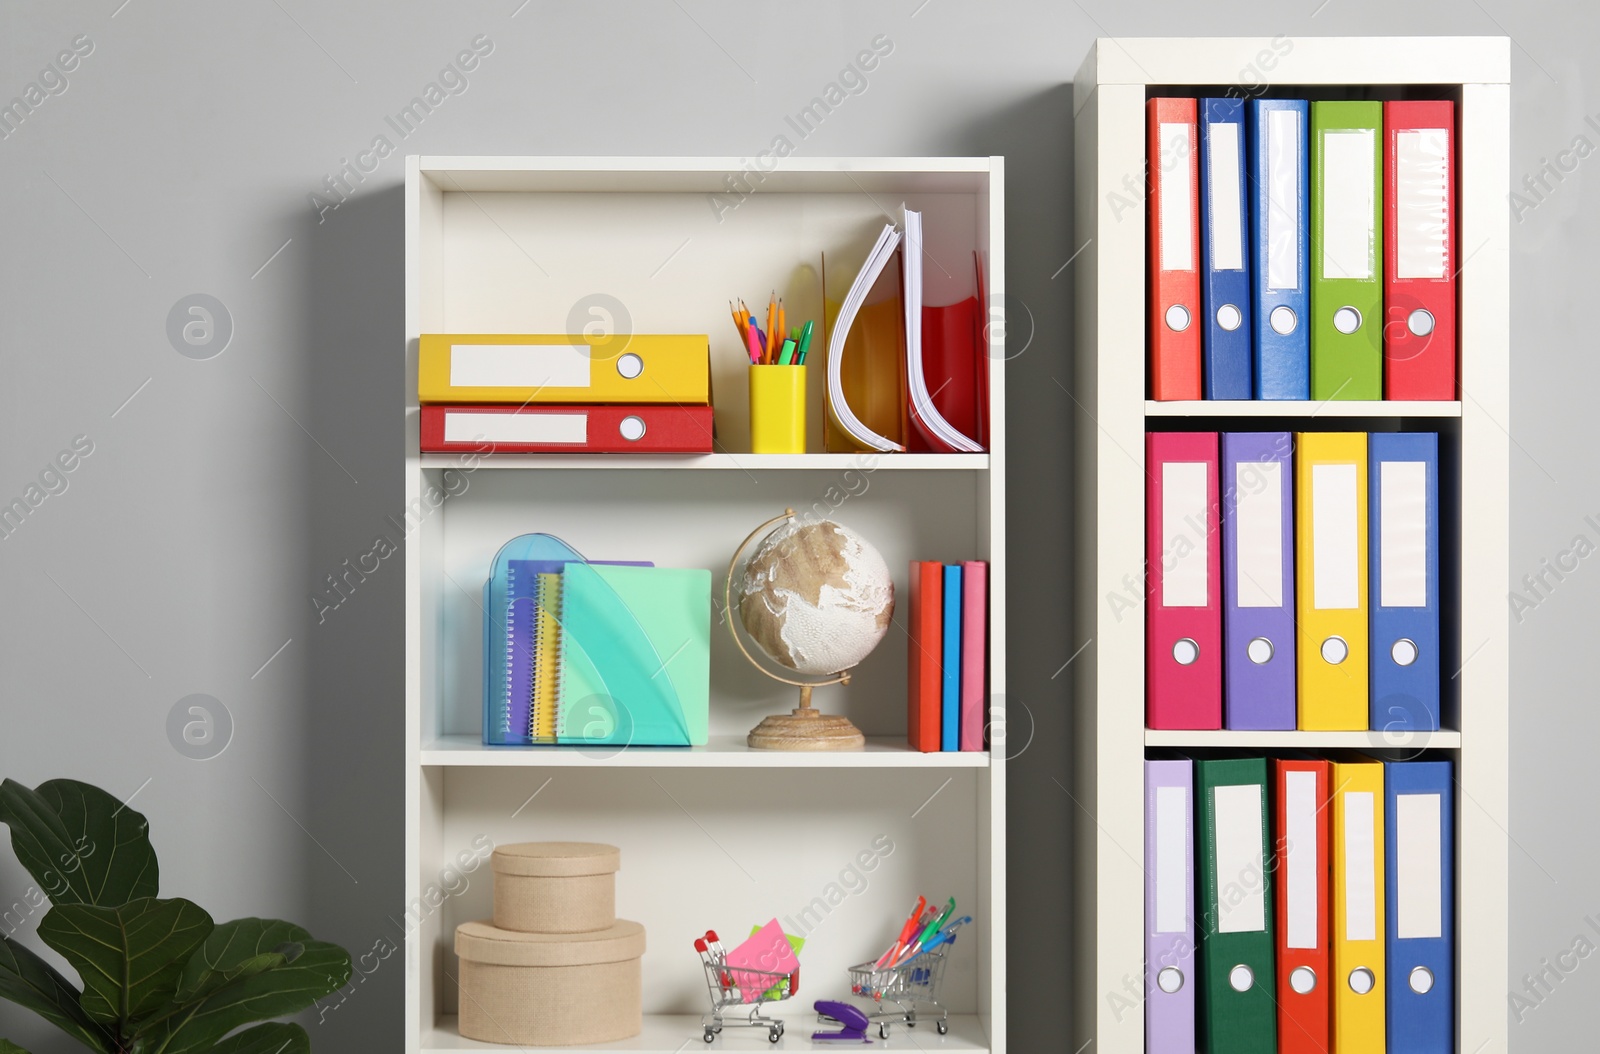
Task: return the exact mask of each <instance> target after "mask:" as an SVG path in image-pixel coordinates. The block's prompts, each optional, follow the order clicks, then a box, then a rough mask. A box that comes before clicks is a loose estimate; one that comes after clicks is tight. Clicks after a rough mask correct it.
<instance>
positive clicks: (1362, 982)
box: [1350, 966, 1373, 995]
mask: <svg viewBox="0 0 1600 1054" xmlns="http://www.w3.org/2000/svg"><path fill="white" fill-rule="evenodd" d="M1372 985H1373V976H1372V971H1371V970H1369V969H1367V968H1366V967H1365V966H1357V967H1356V968H1355V969H1354V970H1351V971H1350V991H1352V992H1354V993H1355V994H1356V995H1366V994H1367V993H1368V992H1370V991H1372Z"/></svg>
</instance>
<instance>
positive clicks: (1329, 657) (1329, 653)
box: [1322, 637, 1350, 666]
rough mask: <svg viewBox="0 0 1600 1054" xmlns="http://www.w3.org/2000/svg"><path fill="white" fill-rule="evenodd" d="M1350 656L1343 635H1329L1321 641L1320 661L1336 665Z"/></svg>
mask: <svg viewBox="0 0 1600 1054" xmlns="http://www.w3.org/2000/svg"><path fill="white" fill-rule="evenodd" d="M1349 657H1350V645H1348V644H1346V643H1345V642H1344V638H1343V637H1329V638H1328V639H1327V640H1325V641H1323V642H1322V661H1323V662H1326V663H1328V664H1330V665H1332V666H1337V665H1339V664H1340V663H1341V662H1344V661H1345V660H1346V659H1348V658H1349Z"/></svg>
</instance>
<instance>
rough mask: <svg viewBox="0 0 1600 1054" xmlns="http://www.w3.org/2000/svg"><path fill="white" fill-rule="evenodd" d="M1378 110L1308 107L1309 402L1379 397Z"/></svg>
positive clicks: (1360, 105)
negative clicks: (1309, 142)
mask: <svg viewBox="0 0 1600 1054" xmlns="http://www.w3.org/2000/svg"><path fill="white" fill-rule="evenodd" d="M1382 145H1383V103H1381V102H1313V103H1312V104H1311V398H1313V399H1382V398H1383V225H1382V215H1383V151H1382Z"/></svg>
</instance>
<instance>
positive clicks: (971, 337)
mask: <svg viewBox="0 0 1600 1054" xmlns="http://www.w3.org/2000/svg"><path fill="white" fill-rule="evenodd" d="M979 311H980V305H979V303H978V300H977V298H976V297H968V298H967V299H965V300H962V301H960V302H958V303H954V304H950V305H948V306H946V307H924V308H923V309H922V374H923V377H924V378H925V379H926V380H927V382H928V394H929V396H930V397H931V398H932V399H933V405H934V407H935V408H936V409H938V411H939V413H940V415H941V416H943V417H944V419H945V421H947V422H948V423H949V424H950V427H952V428H954V429H955V430H956V431H958V432H960V433H961V434H962V435H964V436H967V437H968V438H970V439H972V440H974V441H975V442H977V443H979V444H982V445H987V444H986V443H985V440H984V436H983V421H982V415H981V413H980V409H979V399H980V398H986V397H987V392H986V391H982V390H980V379H981V377H982V375H983V373H984V372H986V371H985V366H986V365H987V363H985V361H984V356H985V351H984V343H983V341H982V340H981V337H980V334H981V326H980V324H979V321H978V316H979ZM910 418H911V426H912V428H911V435H910V436H909V437H908V439H909V442H908V444H907V449H908V450H910V451H911V452H912V453H937V454H944V453H949V452H950V448H949V447H947V446H945V445H944V444H943V443H941V442H940V441H939V440H938V439H936V438H934V436H933V433H932V430H931V429H928V428H927V427H926V426H924V425H923V423H922V421H921V420H920V419H919V418H918V417H917V414H916V411H915V409H912V410H911V412H910Z"/></svg>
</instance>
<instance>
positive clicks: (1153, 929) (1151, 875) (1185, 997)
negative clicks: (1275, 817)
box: [1144, 760, 1195, 1054]
mask: <svg viewBox="0 0 1600 1054" xmlns="http://www.w3.org/2000/svg"><path fill="white" fill-rule="evenodd" d="M1144 874H1145V879H1144V932H1145V938H1144V954H1145V986H1146V988H1147V989H1148V991H1149V995H1148V996H1147V997H1146V998H1145V1004H1144V1027H1145V1047H1144V1049H1145V1051H1146V1054H1194V1049H1195V1046H1194V1043H1195V1028H1194V988H1195V976H1194V966H1195V945H1194V941H1195V934H1194V763H1193V762H1192V761H1188V760H1179V761H1146V762H1145V763H1144Z"/></svg>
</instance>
